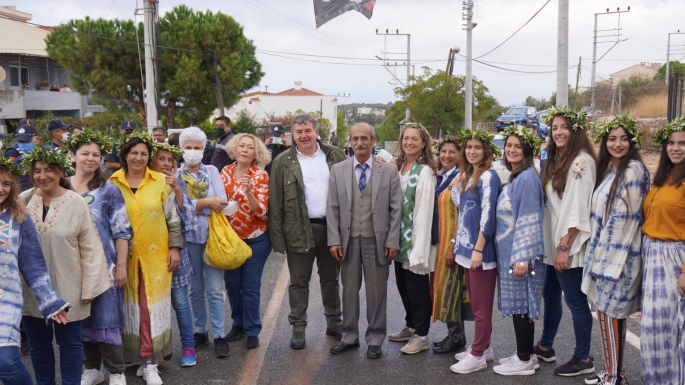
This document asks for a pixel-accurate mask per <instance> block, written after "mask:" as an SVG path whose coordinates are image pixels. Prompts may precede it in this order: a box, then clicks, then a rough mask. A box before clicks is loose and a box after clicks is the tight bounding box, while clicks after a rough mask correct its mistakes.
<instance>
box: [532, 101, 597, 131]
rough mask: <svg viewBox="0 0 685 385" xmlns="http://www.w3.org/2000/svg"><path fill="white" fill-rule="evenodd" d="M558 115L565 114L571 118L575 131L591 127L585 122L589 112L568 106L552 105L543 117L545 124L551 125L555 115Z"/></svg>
mask: <svg viewBox="0 0 685 385" xmlns="http://www.w3.org/2000/svg"><path fill="white" fill-rule="evenodd" d="M557 115H563V116H564V117H565V118H569V119H570V120H571V128H572V129H573V131H577V130H578V129H581V130H585V131H586V130H587V129H588V128H589V127H588V126H587V125H586V124H585V119H586V118H587V113H586V112H585V111H576V110H574V109H572V108H569V107H568V106H559V107H550V108H549V112H548V113H547V114H546V115H545V116H544V117H543V120H544V121H545V124H547V125H548V126H550V127H551V126H552V122H553V121H554V117H555V116H557Z"/></svg>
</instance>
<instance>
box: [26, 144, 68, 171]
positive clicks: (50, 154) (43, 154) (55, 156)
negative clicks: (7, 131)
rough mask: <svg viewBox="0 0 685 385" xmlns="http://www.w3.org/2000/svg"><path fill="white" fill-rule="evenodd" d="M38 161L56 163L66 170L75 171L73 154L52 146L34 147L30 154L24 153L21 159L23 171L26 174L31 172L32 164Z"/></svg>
mask: <svg viewBox="0 0 685 385" xmlns="http://www.w3.org/2000/svg"><path fill="white" fill-rule="evenodd" d="M37 162H43V163H47V164H55V165H58V166H60V167H62V168H63V169H64V170H65V171H74V169H72V168H71V156H69V155H68V154H65V153H63V152H61V151H55V150H53V149H51V148H45V147H34V148H33V150H31V151H29V153H28V154H24V156H23V157H22V160H21V171H22V173H23V174H24V175H28V174H29V169H30V168H31V166H33V165H35V164H36V163H37Z"/></svg>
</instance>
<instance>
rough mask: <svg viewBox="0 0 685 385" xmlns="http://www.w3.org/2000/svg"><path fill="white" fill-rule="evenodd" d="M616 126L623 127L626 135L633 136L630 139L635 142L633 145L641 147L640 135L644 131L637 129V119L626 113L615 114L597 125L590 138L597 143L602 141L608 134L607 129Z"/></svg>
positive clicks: (613, 128) (609, 129)
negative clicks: (612, 117)
mask: <svg viewBox="0 0 685 385" xmlns="http://www.w3.org/2000/svg"><path fill="white" fill-rule="evenodd" d="M618 127H623V129H624V130H625V131H626V132H627V133H628V135H630V136H632V137H633V138H632V139H631V140H630V141H631V142H633V143H635V146H636V147H637V148H638V149H639V148H641V147H642V143H641V142H640V137H641V136H642V135H644V134H645V132H644V131H640V130H638V128H637V121H636V120H635V119H631V118H630V117H629V116H628V114H621V115H616V117H615V118H614V119H613V120H605V121H604V122H603V123H601V124H599V125H597V126H596V127H595V130H594V132H593V133H592V140H593V141H594V142H595V143H597V144H599V143H602V138H604V137H605V136H606V135H608V134H609V131H611V130H615V129H617V128H618Z"/></svg>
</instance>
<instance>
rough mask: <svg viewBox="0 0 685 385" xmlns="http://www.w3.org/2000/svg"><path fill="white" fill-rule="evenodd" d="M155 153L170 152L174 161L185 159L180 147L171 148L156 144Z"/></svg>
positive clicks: (166, 145)
mask: <svg viewBox="0 0 685 385" xmlns="http://www.w3.org/2000/svg"><path fill="white" fill-rule="evenodd" d="M154 148H155V153H157V152H158V151H169V152H170V153H171V155H172V156H173V157H174V159H176V160H179V159H181V158H182V157H183V150H181V149H180V148H178V147H175V146H170V145H168V144H166V143H157V142H155V143H154Z"/></svg>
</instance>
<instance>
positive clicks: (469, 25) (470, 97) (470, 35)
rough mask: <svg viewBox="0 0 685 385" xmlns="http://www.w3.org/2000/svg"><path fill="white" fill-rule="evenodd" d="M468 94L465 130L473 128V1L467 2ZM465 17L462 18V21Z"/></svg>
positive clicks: (467, 0)
mask: <svg viewBox="0 0 685 385" xmlns="http://www.w3.org/2000/svg"><path fill="white" fill-rule="evenodd" d="M463 9H464V10H466V25H465V26H466V92H465V94H466V95H465V98H464V104H465V111H464V128H471V127H473V44H472V41H473V28H474V27H475V26H474V24H473V0H466V5H465V7H464V8H463ZM463 19H464V17H462V20H463Z"/></svg>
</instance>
